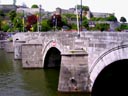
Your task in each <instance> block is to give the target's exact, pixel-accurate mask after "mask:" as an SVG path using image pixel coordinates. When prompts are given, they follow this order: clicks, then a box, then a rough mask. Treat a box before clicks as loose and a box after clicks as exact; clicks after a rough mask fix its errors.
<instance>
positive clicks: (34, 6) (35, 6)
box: [31, 4, 39, 8]
mask: <svg viewBox="0 0 128 96" xmlns="http://www.w3.org/2000/svg"><path fill="white" fill-rule="evenodd" d="M31 8H39V7H38V5H36V4H33V5H32V7H31Z"/></svg>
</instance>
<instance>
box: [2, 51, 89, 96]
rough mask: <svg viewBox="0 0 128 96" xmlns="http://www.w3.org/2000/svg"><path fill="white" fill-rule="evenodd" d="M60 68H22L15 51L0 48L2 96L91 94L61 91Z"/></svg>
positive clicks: (86, 95)
mask: <svg viewBox="0 0 128 96" xmlns="http://www.w3.org/2000/svg"><path fill="white" fill-rule="evenodd" d="M58 79H59V70H57V69H22V64H21V61H20V60H14V54H13V53H6V52H5V51H4V50H0V96H89V95H88V94H85V93H59V92H58V91H57V87H58Z"/></svg>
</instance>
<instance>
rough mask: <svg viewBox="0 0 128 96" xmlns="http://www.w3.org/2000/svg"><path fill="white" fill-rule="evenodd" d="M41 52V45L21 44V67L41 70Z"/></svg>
mask: <svg viewBox="0 0 128 96" xmlns="http://www.w3.org/2000/svg"><path fill="white" fill-rule="evenodd" d="M41 51H42V44H23V45H22V67H23V68H43V66H42V53H41Z"/></svg>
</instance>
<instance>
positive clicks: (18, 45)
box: [14, 41, 25, 59]
mask: <svg viewBox="0 0 128 96" xmlns="http://www.w3.org/2000/svg"><path fill="white" fill-rule="evenodd" d="M24 43H25V41H15V44H14V59H22V50H21V48H22V44H24Z"/></svg>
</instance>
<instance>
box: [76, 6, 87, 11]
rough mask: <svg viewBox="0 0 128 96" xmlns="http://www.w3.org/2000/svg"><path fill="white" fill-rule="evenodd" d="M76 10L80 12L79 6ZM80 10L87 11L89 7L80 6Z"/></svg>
mask: <svg viewBox="0 0 128 96" xmlns="http://www.w3.org/2000/svg"><path fill="white" fill-rule="evenodd" d="M77 9H78V10H81V5H77ZM82 10H84V11H89V7H88V6H82Z"/></svg>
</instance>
